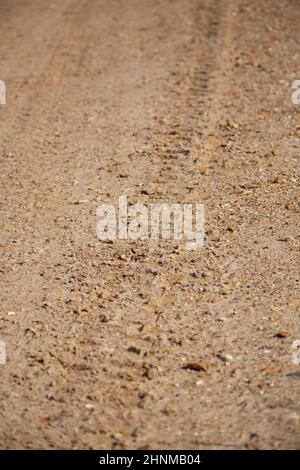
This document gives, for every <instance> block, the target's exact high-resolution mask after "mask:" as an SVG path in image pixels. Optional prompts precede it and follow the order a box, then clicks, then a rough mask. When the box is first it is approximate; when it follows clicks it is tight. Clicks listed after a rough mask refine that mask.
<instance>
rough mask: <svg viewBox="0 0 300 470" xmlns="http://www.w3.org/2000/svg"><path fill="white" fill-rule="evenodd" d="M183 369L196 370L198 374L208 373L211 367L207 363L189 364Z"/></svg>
mask: <svg viewBox="0 0 300 470" xmlns="http://www.w3.org/2000/svg"><path fill="white" fill-rule="evenodd" d="M182 369H188V370H194V371H196V372H208V371H209V365H208V364H207V363H205V362H188V363H187V364H184V366H182Z"/></svg>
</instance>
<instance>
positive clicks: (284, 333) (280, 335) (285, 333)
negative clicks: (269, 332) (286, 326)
mask: <svg viewBox="0 0 300 470" xmlns="http://www.w3.org/2000/svg"><path fill="white" fill-rule="evenodd" d="M288 336H291V333H289V332H288V331H280V332H279V333H276V335H274V337H275V338H287V337H288Z"/></svg>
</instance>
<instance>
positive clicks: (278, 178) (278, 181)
mask: <svg viewBox="0 0 300 470" xmlns="http://www.w3.org/2000/svg"><path fill="white" fill-rule="evenodd" d="M273 183H276V184H287V179H286V178H285V177H284V176H282V175H278V176H276V177H275V178H274V179H273Z"/></svg>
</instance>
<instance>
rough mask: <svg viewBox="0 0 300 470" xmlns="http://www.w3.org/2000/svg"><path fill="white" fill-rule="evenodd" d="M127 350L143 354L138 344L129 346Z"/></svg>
mask: <svg viewBox="0 0 300 470" xmlns="http://www.w3.org/2000/svg"><path fill="white" fill-rule="evenodd" d="M127 351H128V352H132V353H134V354H141V350H140V349H139V348H137V347H136V346H129V348H128V349H127Z"/></svg>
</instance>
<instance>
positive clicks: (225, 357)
mask: <svg viewBox="0 0 300 470" xmlns="http://www.w3.org/2000/svg"><path fill="white" fill-rule="evenodd" d="M217 358H218V359H220V361H223V362H225V363H228V362H230V361H232V360H233V357H232V356H231V355H230V354H218V355H217Z"/></svg>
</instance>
